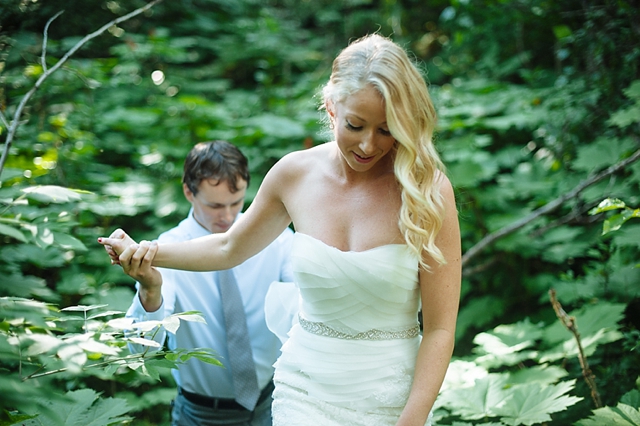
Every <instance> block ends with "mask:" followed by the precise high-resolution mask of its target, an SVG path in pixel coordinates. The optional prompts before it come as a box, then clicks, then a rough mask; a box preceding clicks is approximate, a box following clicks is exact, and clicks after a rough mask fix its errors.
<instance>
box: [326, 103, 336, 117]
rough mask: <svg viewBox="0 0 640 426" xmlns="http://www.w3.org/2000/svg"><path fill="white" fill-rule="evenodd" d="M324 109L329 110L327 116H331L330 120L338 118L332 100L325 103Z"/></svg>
mask: <svg viewBox="0 0 640 426" xmlns="http://www.w3.org/2000/svg"><path fill="white" fill-rule="evenodd" d="M324 109H326V110H327V114H329V118H330V119H331V120H334V119H335V118H336V113H335V111H334V105H333V102H332V101H330V100H326V101H324Z"/></svg>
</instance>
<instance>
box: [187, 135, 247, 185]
mask: <svg viewBox="0 0 640 426" xmlns="http://www.w3.org/2000/svg"><path fill="white" fill-rule="evenodd" d="M208 179H213V180H217V181H218V182H220V183H221V182H227V184H228V185H229V190H230V191H231V192H237V191H238V179H244V180H245V181H246V182H247V187H248V186H249V179H250V176H249V164H248V161H247V157H245V156H244V154H242V152H240V150H239V149H238V148H236V147H235V146H234V145H232V144H230V143H229V142H226V141H219V140H218V141H210V142H200V143H199V144H196V145H195V146H194V147H193V148H192V149H191V151H189V154H187V158H186V159H185V161H184V173H183V175H182V183H184V184H186V185H187V188H189V190H190V191H191V192H192V193H193V194H194V195H196V194H197V193H198V187H199V186H200V183H201V182H202V181H203V180H208Z"/></svg>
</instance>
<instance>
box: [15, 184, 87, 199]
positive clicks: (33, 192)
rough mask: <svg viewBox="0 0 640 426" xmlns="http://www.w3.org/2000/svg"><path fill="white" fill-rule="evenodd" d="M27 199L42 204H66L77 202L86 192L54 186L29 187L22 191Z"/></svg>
mask: <svg viewBox="0 0 640 426" xmlns="http://www.w3.org/2000/svg"><path fill="white" fill-rule="evenodd" d="M22 192H24V193H25V194H27V196H28V197H29V198H32V199H34V200H38V201H41V202H43V203H68V202H70V201H79V200H80V199H81V194H87V193H88V192H87V191H81V190H78V189H70V188H64V187H62V186H55V185H43V186H31V187H29V188H24V189H23V190H22Z"/></svg>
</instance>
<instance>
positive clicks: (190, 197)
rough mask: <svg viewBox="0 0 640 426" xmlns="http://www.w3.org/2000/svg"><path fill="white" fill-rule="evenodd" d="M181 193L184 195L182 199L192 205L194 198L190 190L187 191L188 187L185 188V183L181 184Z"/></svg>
mask: <svg viewBox="0 0 640 426" xmlns="http://www.w3.org/2000/svg"><path fill="white" fill-rule="evenodd" d="M182 193H183V194H184V197H185V198H186V199H187V200H188V201H189V202H190V203H191V204H193V198H194V197H195V196H196V195H195V194H194V193H193V192H191V190H190V189H189V187H188V186H187V184H186V183H183V184H182Z"/></svg>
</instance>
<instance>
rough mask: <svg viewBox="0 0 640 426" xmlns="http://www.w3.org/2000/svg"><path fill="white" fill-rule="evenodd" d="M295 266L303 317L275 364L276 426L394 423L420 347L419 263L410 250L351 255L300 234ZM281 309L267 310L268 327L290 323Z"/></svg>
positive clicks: (295, 244)
mask: <svg viewBox="0 0 640 426" xmlns="http://www.w3.org/2000/svg"><path fill="white" fill-rule="evenodd" d="M292 264H293V272H294V277H295V280H296V286H297V287H298V289H299V293H300V302H299V305H298V304H296V307H297V308H299V312H298V314H297V317H296V318H295V320H294V321H293V322H294V325H293V327H292V328H291V330H290V331H289V333H288V340H286V342H285V344H284V345H283V347H282V355H281V356H280V358H279V359H278V361H277V362H276V364H275V367H276V371H275V376H274V382H275V385H276V389H275V391H274V402H273V426H387V425H389V426H393V425H395V424H396V422H397V420H398V418H399V416H400V413H401V412H402V409H403V408H404V405H405V403H406V401H407V398H408V395H409V391H410V388H411V383H412V379H413V372H414V367H415V361H416V356H417V353H418V346H419V345H420V341H421V337H420V335H419V328H418V322H417V321H418V320H417V314H418V309H419V304H420V296H419V288H418V259H417V257H416V256H415V255H414V254H413V253H412V252H411V250H410V249H409V247H407V246H406V245H404V244H392V245H385V246H381V247H377V248H373V249H371V250H367V251H363V252H343V251H340V250H338V249H336V248H335V247H331V246H328V245H326V244H325V243H323V242H321V241H320V240H317V239H315V238H313V237H310V236H308V235H305V234H301V233H296V234H295V237H294V242H293V250H292ZM277 285H278V283H274V286H277ZM272 287H273V286H272ZM275 291H276V292H277V291H278V290H277V289H275ZM277 297H278V296H275V297H274V295H273V294H271V295H270V296H268V299H269V298H270V299H272V300H273V299H274V298H277ZM280 300H281V301H284V300H285V299H284V297H281V299H280ZM284 303H285V304H286V303H288V302H284ZM269 304H270V303H269V300H268V301H267V306H269ZM289 305H290V306H291V304H290V303H289ZM274 310H276V311H277V312H274ZM283 310H284V309H282V308H274V307H271V308H269V307H268V308H267V318H268V323H269V322H271V323H274V322H278V321H279V322H280V323H281V326H282V323H283V321H282V320H281V319H280V320H274V318H275V317H279V318H282V317H283V316H286V315H284V313H283ZM269 318H271V319H270V320H269ZM290 324H291V323H290V322H289V323H288V324H287V325H290ZM274 331H275V332H276V334H280V335H282V332H280V333H279V332H278V330H274ZM426 424H427V425H429V424H430V422H429V421H428V422H427V423H426Z"/></svg>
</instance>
